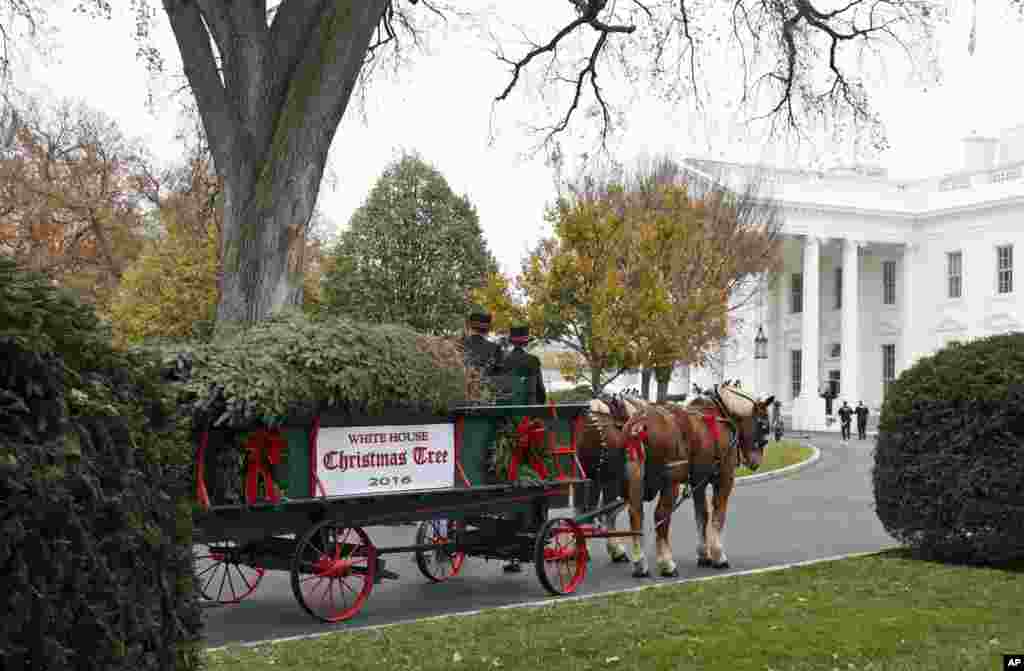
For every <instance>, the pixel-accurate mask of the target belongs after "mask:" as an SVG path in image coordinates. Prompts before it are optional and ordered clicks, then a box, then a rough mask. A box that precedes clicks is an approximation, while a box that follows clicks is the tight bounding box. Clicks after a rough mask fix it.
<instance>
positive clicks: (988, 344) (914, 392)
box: [872, 333, 1024, 563]
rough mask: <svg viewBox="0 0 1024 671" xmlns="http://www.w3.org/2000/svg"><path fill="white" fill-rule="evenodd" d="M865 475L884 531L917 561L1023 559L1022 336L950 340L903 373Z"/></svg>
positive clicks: (889, 395) (891, 392) (892, 392)
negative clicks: (919, 558)
mask: <svg viewBox="0 0 1024 671" xmlns="http://www.w3.org/2000/svg"><path fill="white" fill-rule="evenodd" d="M872 478H873V485H874V495H875V507H876V512H877V514H878V517H879V519H880V520H881V521H882V524H883V525H884V526H885V529H886V531H888V532H889V533H890V534H892V536H893V537H895V538H896V539H898V540H899V541H901V542H903V543H905V544H906V545H908V546H909V547H910V548H912V549H913V550H914V551H915V552H916V553H917V554H919V555H920V556H923V557H930V558H936V559H942V560H949V561H957V562H965V563H992V562H999V561H1003V560H1007V559H1012V558H1016V557H1024V333H1014V334H1009V335H999V336H992V337H988V338H984V339H980V340H976V341H973V342H971V343H969V344H954V345H952V346H950V347H947V348H945V349H943V350H941V351H939V352H938V353H936V354H935V355H933V356H930V357H925V358H923V359H921V360H920V361H918V362H917V363H916V364H915V365H914V366H913V367H911V368H910V369H909V370H907V371H905V372H904V373H903V374H902V375H900V377H899V378H898V379H897V380H896V381H895V382H894V383H893V384H892V386H891V387H890V389H889V391H888V392H887V394H886V400H885V403H884V405H883V406H882V413H881V417H880V420H879V435H878V443H877V447H876V449H875V464H874V469H873V473H872Z"/></svg>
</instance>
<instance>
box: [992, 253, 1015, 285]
mask: <svg viewBox="0 0 1024 671" xmlns="http://www.w3.org/2000/svg"><path fill="white" fill-rule="evenodd" d="M996 268H997V275H998V286H997V291H998V292H999V293H1001V294H1009V293H1013V245H1001V246H999V247H996Z"/></svg>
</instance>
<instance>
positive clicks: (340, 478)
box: [316, 424, 455, 496]
mask: <svg viewBox="0 0 1024 671" xmlns="http://www.w3.org/2000/svg"><path fill="white" fill-rule="evenodd" d="M316 442H317V446H316V452H317V455H316V476H317V478H319V479H320V483H321V484H322V485H323V487H324V490H325V492H326V494H327V496H348V495H352V494H379V493H381V492H393V491H402V490H409V489H442V488H445V487H454V486H455V425H454V424H416V425H402V426H346V427H327V428H321V429H320V430H319V431H318V432H317V440H316Z"/></svg>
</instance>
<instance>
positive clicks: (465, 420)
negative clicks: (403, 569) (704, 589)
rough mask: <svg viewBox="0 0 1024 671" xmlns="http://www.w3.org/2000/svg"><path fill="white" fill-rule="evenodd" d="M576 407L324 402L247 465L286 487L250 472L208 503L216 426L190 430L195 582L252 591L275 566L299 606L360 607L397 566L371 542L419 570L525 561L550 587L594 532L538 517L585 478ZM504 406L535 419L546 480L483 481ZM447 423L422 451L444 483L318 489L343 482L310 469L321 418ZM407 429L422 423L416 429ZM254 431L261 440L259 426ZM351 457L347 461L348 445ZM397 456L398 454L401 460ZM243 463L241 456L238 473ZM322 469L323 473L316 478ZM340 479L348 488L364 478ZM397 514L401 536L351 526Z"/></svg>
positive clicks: (337, 425)
mask: <svg viewBox="0 0 1024 671" xmlns="http://www.w3.org/2000/svg"><path fill="white" fill-rule="evenodd" d="M588 410H589V405H587V404H571V405H561V406H554V405H508V404H506V405H484V406H482V405H467V406H460V407H458V408H455V409H453V411H452V413H451V414H450V415H448V416H446V417H438V416H404V417H394V418H391V419H387V418H385V419H382V418H380V417H375V418H366V417H362V418H359V417H352V416H342V415H332V414H331V413H329V412H328V413H325V414H323V415H322V416H320V417H318V418H315V419H314V420H313V422H312V423H310V424H308V425H305V426H286V427H283V428H282V429H280V430H278V431H277V432H276V433H275V434H274V435H276V440H278V443H277V451H278V452H281V453H283V454H285V455H286V458H285V459H283V460H282V459H280V458H279V462H278V463H277V464H274V465H268V466H266V468H265V469H264V471H261V472H260V473H259V474H258V475H260V476H264V475H265V476H267V477H269V475H270V471H271V470H273V468H275V467H276V468H277V470H278V472H279V474H280V473H283V474H284V477H285V479H286V480H288V482H289V484H290V485H292V486H291V487H289V491H288V494H287V496H286V497H283V498H279V499H277V500H267V497H268V496H269V495H270V494H272V493H273V491H272V489H273V485H267V484H266V483H264V486H263V489H262V490H261V489H260V488H259V487H258V486H254V485H253V484H252V482H247V491H246V502H245V503H243V504H217V503H211V502H210V500H209V496H208V494H207V492H206V473H207V470H208V467H209V461H210V459H209V457H210V454H211V453H212V452H214V451H215V450H216V448H217V447H218V445H222V444H223V442H224V440H225V439H226V438H228V437H229V436H227V434H223V435H220V436H219V438H220V440H218V439H217V438H218V437H217V436H212V437H211V434H206V435H203V436H201V439H200V441H199V446H198V449H197V453H196V480H197V496H198V498H199V500H200V501H201V503H202V510H200V511H198V512H197V514H196V515H195V518H194V519H195V534H194V538H195V541H196V543H197V544H198V550H197V555H196V559H197V567H196V575H197V577H198V579H199V581H200V590H201V591H202V593H203V594H204V596H206V597H207V598H208V599H210V600H211V601H213V602H216V603H221V604H232V603H238V602H240V601H241V600H242V599H244V598H246V597H247V596H249V595H250V594H252V593H253V592H254V591H255V589H256V587H257V586H258V584H259V582H260V579H261V578H262V576H263V574H264V573H265V571H267V570H285V571H289V572H290V573H291V578H292V588H293V592H294V593H295V597H296V600H297V601H298V602H299V604H300V605H301V606H302V607H303V608H304V609H305V610H306V611H307V612H308V613H309V614H310V615H312V616H313V617H315V618H317V619H319V620H322V621H325V622H338V621H342V620H347V619H349V618H351V617H353V616H354V615H355V614H357V613H358V612H359V611H360V610H361V608H362V606H363V604H364V603H365V601H366V599H367V598H368V596H369V594H370V592H371V591H372V588H373V585H374V584H377V583H379V582H380V581H381V580H384V579H395V578H397V577H398V576H397V574H394V573H393V572H391V571H389V570H388V569H387V568H386V564H385V563H384V561H383V559H382V556H383V555H387V554H395V553H410V552H411V553H415V555H416V562H417V565H418V566H419V569H420V571H421V572H422V573H423V575H424V576H426V577H427V578H428V579H430V580H431V581H434V582H443V581H445V580H447V579H449V578H451V577H453V576H455V575H457V574H458V572H459V570H460V568H461V566H462V563H463V561H464V559H465V557H467V556H472V557H482V558H487V559H492V558H493V559H504V560H512V559H516V560H520V561H532V562H533V563H534V566H535V568H536V570H537V574H538V578H539V580H540V582H541V584H542V585H543V586H544V587H545V589H547V590H548V591H549V592H550V593H552V594H556V595H557V594H568V593H571V592H574V591H575V590H576V589H577V588H578V587H579V585H580V584H581V583H582V581H583V579H584V576H585V574H586V567H587V560H588V554H587V544H586V539H587V537H592V536H593V535H594V531H593V529H591V528H590V527H589V526H588V525H587V524H586V523H585V522H586V520H584V519H581V518H572V519H570V518H555V519H549V510H550V509H551V508H558V507H563V506H564V505H566V503H567V502H568V501H569V500H570V498H571V497H572V495H573V493H574V489H575V488H577V487H578V486H581V485H583V484H585V483H586V482H587V481H586V480H585V479H584V478H582V477H580V476H581V475H582V470H581V467H580V465H579V462H578V460H577V459H576V442H577V439H578V438H579V436H580V434H581V431H582V426H583V419H584V417H585V415H586V413H587V412H588ZM523 418H528V419H527V420H525V421H524V420H523ZM507 419H516V420H520V421H521V423H520V425H519V427H518V428H520V429H523V427H525V426H526V423H527V422H528V421H529V420H531V419H532V420H538V419H539V420H542V421H543V422H544V428H543V430H540V429H539V427H537V426H536V425H535V426H534V429H535V431H534V432H533V433H532V436H533V439H534V440H537V439H539V440H541V441H542V444H543V446H544V448H545V449H546V450H547V451H548V452H549V453H550V455H551V458H552V460H553V463H554V465H555V472H554V473H551V474H549V477H548V479H546V480H530V481H521V480H518V479H514V480H509V481H504V482H497V483H493V482H492V483H488V480H489V479H490V480H493V476H490V475H489V472H488V471H489V469H488V466H489V464H488V451H489V450H490V449H491V447H492V446H493V443H494V440H495V439H496V436H497V434H498V428H499V425H501V424H502V423H503V422H504V420H507ZM449 424H450V428H451V433H452V434H453V438H454V440H453V444H451V445H448V444H443V441H442V443H438V442H437V441H435V442H434V443H433V444H434V445H435V447H437V449H436V450H435V454H436V456H437V458H438V461H439V463H435V464H427V465H429V466H434V467H436V468H434V469H433V471H432V472H434V473H435V477H436V474H437V473H442V475H443V478H447V479H448V480H449V481H450V482H448V483H446V486H433V487H429V488H419V489H403V490H400V491H374V492H366V491H359V492H357V493H341V494H337V493H334V492H335V491H336V489H335V490H332V486H330V485H332V484H333V485H338V483H339V482H340V483H341V485H339V486H340V487H341V488H342V490H344V488H345V486H346V485H345V483H344V481H345V476H344V475H342V476H339V474H338V473H334V472H331V471H329V470H328V471H325V470H324V468H325V466H324V464H327V465H328V466H329V465H330V463H331V459H335V458H334V457H331V458H325V455H326V454H328V452H327V451H326V450H325V449H324V445H323V444H322V443H324V441H323V438H324V436H325V435H327V432H328V431H329V430H331V429H341V431H340V433H339V432H335V435H344V436H346V437H347V436H350V435H351V433H352V432H353V431H357V430H359V429H366V428H369V427H378V428H381V427H385V428H389V429H392V428H398V429H401V428H402V427H413V428H419V429H422V428H423V427H430V426H434V427H438V431H439V433H441V434H447V433H448V429H447V428H446V425H449ZM346 432H348V433H346ZM408 434H409V432H408V431H407V432H405V433H404V434H402V433H391V434H383V433H382V434H369V435H381V436H385V437H386V436H387V435H393V436H402V435H408ZM421 434H422V435H426V432H425V431H421V432H419V433H416V435H421ZM524 434H525V432H524ZM260 435H262V436H263V438H262V439H266V440H270V439H269V438H268V436H270V435H271V434H269V433H266V432H265V433H264V434H260ZM425 440H426V439H425ZM524 440H526V439H525V438H524ZM350 441H352V442H354V440H353V439H351V438H350ZM345 445H349V443H345ZM349 446H350V447H351V445H349ZM257 447H258V446H257ZM534 447H536V444H535V445H534ZM424 449H426V448H424ZM338 453H339V451H337V450H335V454H338ZM444 455H450V456H452V457H453V458H452V459H451V460H450V462H449V463H448V464H447V466H445V467H444V468H442V467H441V466H442V465H443V464H442V463H440V462H442V461H446V460H447V457H444ZM263 456H265V455H263V453H262V452H260V451H259V450H255V448H252V449H250V459H256V460H257V461H260V460H262V459H263ZM420 456H424V454H421V455H420ZM278 457H280V454H279V455H278ZM337 458H339V459H340V457H337ZM348 458H349V459H351V458H353V457H352V455H349V457H348ZM355 458H356V461H357V462H358V459H359V458H361V457H358V455H357V456H356V457H355ZM336 460H337V459H335V461H336ZM281 461H284V463H283V464H282V463H281ZM260 463H262V461H261V462H260ZM403 464H404V465H408V464H407V463H406V460H403ZM382 468H386V467H382ZM395 468H396V469H397V468H398V467H397V466H396V467H395ZM448 469H450V470H448ZM255 470H257V471H259V469H258V468H257V469H255ZM335 470H337V469H335ZM253 472H254V469H253V467H252V466H251V465H250V467H249V473H248V475H249V476H250V479H253V478H252V476H253ZM383 472H385V473H388V472H390V471H386V470H385V471H383ZM403 472H404V471H403ZM364 475H365V474H364ZM267 477H264V478H263V479H264V480H266V479H267ZM359 477H362V476H353V478H352V479H351V481H352V482H353V483H355V482H356V480H358V478H359ZM513 477H514V475H513ZM328 478H333V480H331V481H330V482H327V483H326V484H325V480H327V479H328ZM405 478H408V481H409V483H411V482H412V481H414V480H415V478H413V477H412V476H395V479H394V482H395V483H396V485H397V484H400V483H401V482H403V481H404V480H405ZM259 479H260V478H259V477H256V478H255V480H259ZM374 479H376V480H378V481H381V480H387V481H388V482H389V484H390V482H391V476H390V475H384V476H382V477H371V481H372V480H374ZM350 484H351V483H350ZM371 484H373V483H372V482H371ZM353 486H355V487H356V488H357V489H358V487H359V486H365V482H364V483H363V484H362V485H360V484H358V483H356V484H355V485H353ZM296 493H297V495H296ZM261 494H262V497H261V496H260V495H261ZM311 494H318V495H311ZM594 514H596V513H594ZM594 514H590V515H586V516H585V517H586V518H590V517H593V516H594ZM410 522H413V523H415V522H420V525H419V528H418V530H417V534H416V541H415V542H414V543H411V544H409V545H403V546H395V547H376V546H375V545H374V544H373V543H372V540H371V539H370V538H369V535H368V534H367V533H366V531H365V529H364V527H371V526H382V525H399V524H406V523H410ZM339 601H340V602H342V603H341V604H340V605H339V603H338V602H339Z"/></svg>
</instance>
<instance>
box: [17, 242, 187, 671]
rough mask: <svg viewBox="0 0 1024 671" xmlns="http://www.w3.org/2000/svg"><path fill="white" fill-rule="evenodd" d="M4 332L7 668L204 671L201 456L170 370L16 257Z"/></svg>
mask: <svg viewBox="0 0 1024 671" xmlns="http://www.w3.org/2000/svg"><path fill="white" fill-rule="evenodd" d="M0 324H2V326H0V520H2V522H0V524H2V527H3V533H2V535H0V576H2V578H0V587H2V595H0V599H2V600H3V609H4V613H5V615H4V618H3V620H2V624H0V668H4V669H83V670H92V669H103V670H113V669H161V670H163V669H179V670H181V671H185V670H189V669H195V668H198V666H199V649H200V648H199V646H200V638H199V634H200V629H201V618H200V612H199V605H198V602H197V600H196V597H195V590H194V587H193V570H192V558H191V526H190V523H191V508H190V507H189V506H188V505H187V504H185V505H179V504H178V503H176V498H177V497H178V496H181V495H182V494H183V493H184V491H186V490H187V487H188V477H187V473H188V468H187V462H188V460H189V455H190V447H189V444H188V437H187V435H184V433H183V429H180V428H179V427H178V426H177V425H176V424H175V423H174V422H172V421H170V420H171V414H170V410H171V406H170V405H169V404H168V399H167V398H165V397H164V396H163V395H162V393H161V390H160V388H159V386H158V385H159V381H158V377H157V375H156V370H157V369H156V366H155V362H153V361H150V360H147V359H145V358H142V357H139V356H137V355H131V354H126V353H121V352H117V351H115V350H114V349H112V348H111V347H110V344H109V335H108V334H107V333H105V332H104V331H103V330H102V329H100V328H99V325H98V321H97V320H96V317H95V315H94V314H93V313H92V311H91V310H89V309H88V308H86V307H83V306H82V305H80V304H79V303H77V302H76V301H75V300H74V299H72V298H71V297H70V296H69V295H67V294H65V293H63V292H61V291H60V290H57V289H55V288H54V287H53V286H51V285H50V284H49V283H48V282H47V281H46V280H45V279H44V278H43V277H41V276H39V275H35V274H27V273H22V272H20V271H18V269H17V268H16V267H15V265H14V264H13V262H11V261H10V260H8V259H3V258H0Z"/></svg>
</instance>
